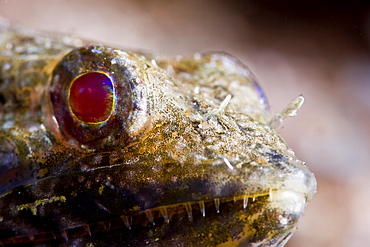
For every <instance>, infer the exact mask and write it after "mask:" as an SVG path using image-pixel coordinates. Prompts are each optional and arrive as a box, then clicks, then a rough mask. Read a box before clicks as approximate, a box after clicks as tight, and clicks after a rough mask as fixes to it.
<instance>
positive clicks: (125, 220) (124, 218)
mask: <svg viewBox="0 0 370 247" xmlns="http://www.w3.org/2000/svg"><path fill="white" fill-rule="evenodd" d="M121 219H122V221H123V223H125V226H126V227H127V228H128V229H130V230H131V226H130V222H129V220H128V217H127V216H126V215H121Z"/></svg>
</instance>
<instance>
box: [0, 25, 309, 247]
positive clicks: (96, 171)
mask: <svg viewBox="0 0 370 247" xmlns="http://www.w3.org/2000/svg"><path fill="white" fill-rule="evenodd" d="M82 45H83V42H82V41H80V40H79V39H75V38H70V37H68V36H61V35H51V36H48V35H43V34H39V33H34V32H32V31H27V30H20V29H12V28H8V27H2V28H1V29H0V245H1V244H3V245H7V244H12V243H22V242H23V243H25V244H26V245H39V246H44V245H68V246H235V245H241V246H283V245H284V244H285V243H286V242H287V241H288V239H289V238H290V236H291V234H292V233H293V232H294V231H295V229H296V227H297V224H298V222H299V220H300V218H301V216H302V214H303V210H304V207H305V206H306V203H307V201H308V200H309V199H311V197H312V196H313V194H314V192H315V190H316V180H315V178H314V176H313V174H312V173H311V172H310V171H309V170H308V169H307V167H306V166H305V164H304V163H303V162H302V161H300V160H298V159H297V158H296V156H295V155H294V153H293V151H292V150H291V149H289V148H288V147H287V146H286V144H285V143H284V141H283V140H282V139H281V137H280V136H279V135H278V134H277V132H276V131H275V130H274V129H273V128H272V127H270V124H269V121H270V119H271V118H272V116H271V115H270V113H269V107H268V103H267V100H266V98H265V97H264V95H263V93H262V91H261V89H260V88H259V86H258V85H257V83H256V81H255V80H254V78H253V76H252V74H251V73H250V71H249V70H248V69H247V68H246V67H245V66H244V65H243V64H241V63H240V62H239V61H238V60H236V59H235V58H233V57H232V56H230V55H227V54H224V53H210V54H203V55H199V54H197V55H195V56H194V57H190V58H176V59H168V58H164V57H157V58H154V57H152V56H150V55H142V54H139V53H132V52H128V51H122V50H118V49H114V48H109V47H105V46H99V45H98V46H82ZM76 47H77V48H76ZM89 71H102V72H104V73H107V74H109V75H110V76H111V77H112V78H113V81H114V85H115V92H116V100H117V104H116V105H115V109H114V111H113V113H112V115H111V116H110V118H109V119H108V120H107V122H106V123H104V124H100V125H96V124H95V125H93V124H88V123H83V122H81V121H79V120H78V119H77V118H76V117H75V116H74V115H73V114H72V113H71V110H70V107H69V105H68V89H69V85H70V83H71V81H72V80H73V79H74V78H75V77H76V76H78V75H80V74H82V73H87V72H89ZM229 95H230V96H231V99H230V96H229ZM228 100H230V101H229V102H228Z"/></svg>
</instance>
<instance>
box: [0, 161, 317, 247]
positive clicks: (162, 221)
mask: <svg viewBox="0 0 370 247" xmlns="http://www.w3.org/2000/svg"><path fill="white" fill-rule="evenodd" d="M279 165H280V166H281V165H285V166H286V168H285V169H279V171H280V172H277V170H276V169H275V168H276V166H277V165H276V164H271V166H270V168H266V169H260V168H258V167H253V166H249V165H247V164H246V165H245V167H243V166H241V167H240V168H238V169H236V170H237V171H235V170H230V168H229V167H227V166H226V165H225V166H220V165H217V166H212V167H210V165H209V164H205V165H197V166H183V165H181V164H167V165H164V164H161V165H160V167H161V169H160V170H158V169H159V168H158V167H157V166H155V167H153V166H150V168H151V169H149V167H148V166H147V167H146V168H143V166H127V165H117V166H110V167H104V168H101V169H94V170H90V171H81V172H75V173H71V174H64V175H61V176H58V177H51V178H46V179H43V180H40V181H38V182H36V183H33V184H30V185H27V186H21V187H19V188H16V189H14V190H13V191H12V192H10V193H8V194H6V195H5V196H3V197H2V198H0V208H1V209H0V216H1V217H2V223H0V233H1V235H2V236H6V234H7V235H8V236H7V238H5V239H0V243H1V244H3V245H7V244H17V243H29V242H32V243H34V242H43V243H44V242H48V241H51V242H50V243H55V241H62V242H65V241H68V243H71V241H83V242H85V243H94V244H96V245H99V244H102V245H104V244H105V245H106V244H107V241H108V244H109V243H111V244H114V243H117V242H116V241H118V242H124V243H125V244H126V243H128V245H130V244H131V245H137V244H138V243H147V242H153V244H154V243H155V242H156V241H161V243H162V244H163V243H166V244H167V245H168V246H173V245H176V244H180V245H181V244H183V243H189V246H197V245H198V244H199V243H202V245H203V246H216V245H219V244H224V243H231V244H233V245H238V244H241V245H245V244H246V243H247V244H249V243H261V244H262V243H263V244H266V241H269V242H270V243H273V242H276V243H282V242H283V241H287V239H289V236H291V234H292V233H293V232H294V230H295V228H296V225H297V223H298V222H299V220H300V218H301V216H302V214H303V210H304V207H305V205H306V202H307V200H309V199H310V197H311V193H313V192H312V191H311V190H312V188H314V187H315V186H316V185H315V183H316V182H315V181H313V180H312V179H314V178H313V175H312V174H311V173H310V172H309V171H308V169H306V168H305V167H301V166H297V165H296V164H292V163H287V162H284V163H280V164H279ZM189 167H192V168H189ZM266 167H268V166H266ZM288 167H289V169H288ZM210 168H212V169H210ZM280 168H281V167H280ZM273 170H275V173H276V172H277V174H275V175H274V176H276V177H279V178H280V180H281V178H282V177H283V178H284V176H287V178H288V177H290V180H289V179H286V180H285V182H284V183H283V184H279V185H276V186H272V184H274V183H275V182H274V177H271V174H272V172H273ZM257 171H260V173H259V175H260V176H265V177H260V178H259V179H257V180H256V179H254V178H255V177H256V175H258V174H256V173H258V172H257ZM292 172H294V173H296V176H288V175H289V174H290V175H292V174H291V173H292ZM266 176H267V177H266ZM268 177H269V178H268ZM292 177H293V178H292ZM297 185H300V186H297ZM9 229H12V230H11V231H10V230H9ZM14 229H15V230H14ZM3 233H4V234H3ZM107 236H109V237H107ZM109 241H111V242H109ZM189 241H190V242H189ZM62 242H61V243H62ZM257 246H258V245H257Z"/></svg>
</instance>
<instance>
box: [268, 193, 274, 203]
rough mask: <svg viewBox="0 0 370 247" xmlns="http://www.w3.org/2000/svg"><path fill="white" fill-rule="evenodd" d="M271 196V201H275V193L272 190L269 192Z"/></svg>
mask: <svg viewBox="0 0 370 247" xmlns="http://www.w3.org/2000/svg"><path fill="white" fill-rule="evenodd" d="M269 196H270V201H273V200H274V192H273V191H272V190H269Z"/></svg>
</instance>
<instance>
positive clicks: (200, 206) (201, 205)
mask: <svg viewBox="0 0 370 247" xmlns="http://www.w3.org/2000/svg"><path fill="white" fill-rule="evenodd" d="M198 204H199V208H200V212H201V213H202V215H203V217H206V207H205V206H204V201H199V202H198Z"/></svg>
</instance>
